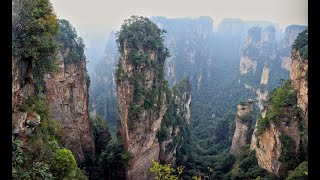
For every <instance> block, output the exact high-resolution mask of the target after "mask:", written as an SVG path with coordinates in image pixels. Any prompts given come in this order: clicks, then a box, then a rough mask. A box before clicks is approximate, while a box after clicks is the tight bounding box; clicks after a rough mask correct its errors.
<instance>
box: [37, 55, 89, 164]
mask: <svg viewBox="0 0 320 180" xmlns="http://www.w3.org/2000/svg"><path fill="white" fill-rule="evenodd" d="M68 55H69V54H68V49H67V50H65V51H60V53H59V54H58V65H59V67H58V71H57V72H56V73H54V74H45V75H44V79H43V80H44V82H45V87H46V93H45V94H46V97H47V101H48V103H49V106H50V109H51V113H52V117H53V119H55V120H56V121H58V122H59V123H60V124H61V126H62V130H63V131H62V132H63V134H59V140H60V141H61V142H62V143H63V146H64V147H66V148H68V149H70V150H71V151H72V152H73V154H74V156H75V158H76V159H78V160H84V158H85V157H86V156H88V157H90V156H92V155H93V153H94V138H93V131H92V127H91V125H90V121H89V114H88V101H89V95H88V86H89V84H88V81H87V72H86V62H85V60H84V59H81V60H79V61H78V62H74V63H66V62H65V59H66V58H67V57H68Z"/></svg>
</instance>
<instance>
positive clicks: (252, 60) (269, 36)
mask: <svg viewBox="0 0 320 180" xmlns="http://www.w3.org/2000/svg"><path fill="white" fill-rule="evenodd" d="M303 29H305V27H304V26H296V25H291V26H288V27H287V28H286V31H285V32H284V34H281V32H279V30H277V29H276V28H275V26H273V25H271V26H267V27H265V28H260V27H251V28H250V29H249V30H248V33H247V36H246V39H245V42H244V43H243V45H242V48H241V53H240V55H241V56H240V80H239V82H240V83H242V84H243V85H244V86H245V87H249V86H250V87H253V90H252V91H253V92H256V93H252V94H251V95H250V96H251V97H250V96H249V98H252V99H256V100H257V101H258V103H257V104H258V106H259V109H260V111H261V112H262V111H263V109H264V107H263V104H262V101H263V100H265V99H266V98H267V96H268V92H271V91H272V90H273V89H274V88H275V87H276V86H277V85H278V84H279V81H280V79H288V78H289V72H288V70H290V68H291V57H290V53H291V51H290V49H291V46H292V44H293V40H294V39H295V38H296V37H297V35H298V34H299V33H300V32H301V31H302V30H303ZM278 35H280V40H279V39H278V40H277V39H276V37H277V36H278ZM281 35H282V36H281ZM278 41H280V42H279V43H278Z"/></svg>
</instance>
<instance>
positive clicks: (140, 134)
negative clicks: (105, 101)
mask: <svg viewBox="0 0 320 180" xmlns="http://www.w3.org/2000/svg"><path fill="white" fill-rule="evenodd" d="M125 44H126V43H124V47H123V49H121V50H120V52H121V54H120V62H119V63H120V68H121V69H122V70H123V72H122V74H121V76H125V77H124V78H121V80H120V81H119V82H118V83H117V96H118V107H119V120H118V136H119V137H120V139H121V140H122V142H123V145H124V147H125V149H127V150H128V151H130V152H131V153H132V155H133V158H132V159H131V160H130V162H129V165H130V169H129V170H128V171H127V179H132V180H137V179H142V180H143V179H150V178H151V177H152V174H151V173H150V171H149V168H150V167H151V166H152V161H151V160H152V159H154V160H156V161H159V152H160V147H159V142H158V139H157V137H156V135H157V132H158V130H159V129H160V124H161V121H162V119H163V116H164V114H165V113H166V109H167V106H168V105H167V100H166V94H165V92H164V91H161V89H163V83H164V79H163V77H157V76H156V68H159V69H160V70H163V67H164V59H160V58H159V57H158V54H157V52H156V51H154V50H146V51H145V53H147V55H148V58H149V59H150V60H152V61H158V62H157V63H158V66H157V67H155V66H151V67H150V66H146V65H145V64H141V65H140V66H137V67H136V66H134V65H133V64H132V61H131V59H129V56H128V55H129V53H130V48H127V46H126V45H125ZM138 74H140V75H142V77H144V78H143V80H141V81H140V80H139V82H138V83H139V84H140V86H142V88H144V90H145V91H146V92H151V91H152V88H153V87H156V88H158V89H159V90H160V92H159V93H157V95H156V97H155V98H156V102H158V103H157V104H153V105H152V106H153V107H152V108H144V107H143V106H144V100H145V98H142V99H141V100H139V101H133V95H134V88H135V87H134V86H133V85H132V84H131V83H130V80H129V79H130V78H136V77H137V76H138ZM132 107H139V108H140V110H141V111H140V112H139V113H138V114H137V117H133V116H130V115H129V114H130V113H129V111H130V110H131V112H133V111H134V110H132V109H131V108H132ZM133 113H134V112H133Z"/></svg>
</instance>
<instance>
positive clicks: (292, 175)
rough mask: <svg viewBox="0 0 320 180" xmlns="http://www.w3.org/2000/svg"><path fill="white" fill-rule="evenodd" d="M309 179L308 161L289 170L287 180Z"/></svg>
mask: <svg viewBox="0 0 320 180" xmlns="http://www.w3.org/2000/svg"><path fill="white" fill-rule="evenodd" d="M303 179H308V162H307V161H304V162H302V163H301V164H300V165H299V166H298V167H296V168H295V169H294V170H293V171H289V174H288V177H287V178H286V180H303Z"/></svg>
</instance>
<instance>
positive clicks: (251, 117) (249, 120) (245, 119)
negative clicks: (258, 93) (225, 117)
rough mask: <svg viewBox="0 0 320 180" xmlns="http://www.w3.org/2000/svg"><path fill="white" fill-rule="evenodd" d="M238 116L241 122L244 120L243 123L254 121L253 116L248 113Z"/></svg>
mask: <svg viewBox="0 0 320 180" xmlns="http://www.w3.org/2000/svg"><path fill="white" fill-rule="evenodd" d="M238 118H239V120H240V122H243V123H250V122H252V121H253V116H252V115H251V114H247V115H244V116H241V117H238Z"/></svg>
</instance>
